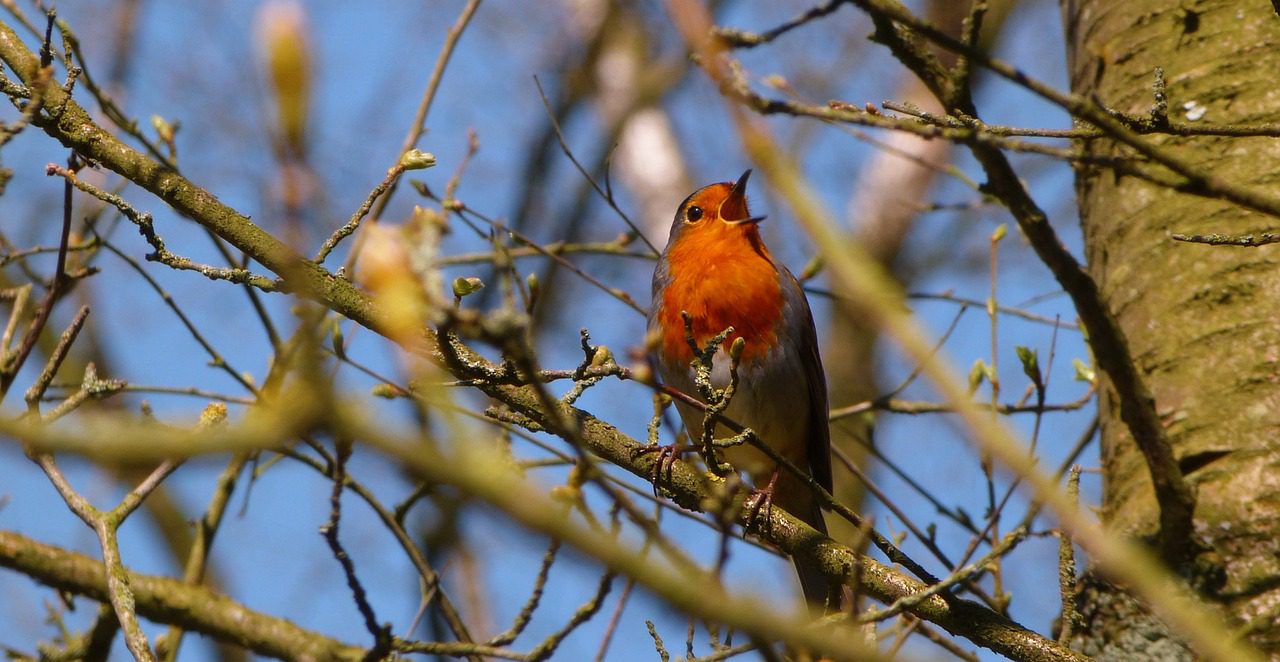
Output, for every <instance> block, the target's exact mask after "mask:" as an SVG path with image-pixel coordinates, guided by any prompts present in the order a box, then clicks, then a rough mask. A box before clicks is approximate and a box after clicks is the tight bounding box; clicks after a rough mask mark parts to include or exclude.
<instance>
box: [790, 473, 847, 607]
mask: <svg viewBox="0 0 1280 662" xmlns="http://www.w3.org/2000/svg"><path fill="white" fill-rule="evenodd" d="M787 478H788V476H786V475H782V476H779V483H783V482H791V481H794V482H795V483H796V484H795V485H779V486H778V488H779V489H775V491H774V504H776V505H778V506H781V507H782V508H783V509H785V510H786V511H787V512H789V513H791V514H792V515H795V516H796V517H799V518H800V519H801V520H803V521H804V523H805V524H808V525H809V526H811V527H813V528H814V529H816V530H817V531H818V532H819V533H822V534H823V535H827V524H826V522H825V521H823V519H822V507H821V506H820V505H818V497H817V496H816V495H814V494H813V491H812V490H810V489H809V487H808V486H807V485H804V484H803V483H802V482H801V481H800V480H799V479H798V478H795V477H794V476H792V477H790V478H791V481H787ZM816 543H817V541H814V544H816ZM806 557H808V558H806ZM811 559H812V555H811V554H804V553H803V551H802V553H800V554H796V555H794V556H792V557H791V560H792V562H793V563H795V566H796V574H797V575H799V576H800V590H801V591H803V592H804V599H805V602H807V603H809V607H810V609H811V610H813V611H814V612H815V613H816V614H818V615H822V614H826V613H832V612H836V611H839V610H840V609H841V606H842V602H843V594H844V591H843V590H842V588H841V586H840V584H838V583H836V584H834V585H833V584H832V582H831V580H829V579H828V578H827V575H826V573H824V572H823V571H822V568H820V567H818V565H817V564H816V563H814V562H813V561H812V560H811Z"/></svg>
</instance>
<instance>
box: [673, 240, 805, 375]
mask: <svg viewBox="0 0 1280 662" xmlns="http://www.w3.org/2000/svg"><path fill="white" fill-rule="evenodd" d="M698 234H699V235H700V236H696V237H693V236H690V237H683V238H682V240H681V241H680V242H679V243H678V244H676V245H674V246H672V247H671V249H670V251H669V252H668V255H667V258H668V261H669V264H670V275H671V281H670V282H669V283H668V284H667V286H666V289H665V290H664V291H663V293H662V301H661V309H660V310H659V311H658V322H659V324H660V328H661V330H662V333H661V336H662V337H661V352H662V355H663V358H664V359H666V360H668V361H679V362H681V363H687V362H688V361H689V360H691V359H692V358H693V351H692V350H691V349H690V347H689V343H688V342H687V341H686V340H685V331H684V320H683V319H681V317H680V311H682V310H684V311H688V313H689V314H690V315H691V316H692V317H693V337H694V339H695V340H696V341H697V342H698V345H699V346H703V345H705V344H706V343H707V341H708V340H710V339H711V338H712V337H714V336H715V335H716V334H718V333H720V332H721V331H724V330H725V328H727V327H729V326H732V327H733V329H734V333H733V335H731V336H730V337H729V340H728V341H727V342H726V343H725V345H724V347H726V348H728V347H729V346H730V345H731V344H732V343H733V341H734V340H735V339H736V338H743V339H744V340H745V341H746V346H745V347H744V348H743V354H742V360H743V361H750V360H752V359H753V358H756V357H758V356H759V355H761V354H762V353H764V352H767V351H768V350H769V348H771V347H772V346H773V345H774V343H775V342H777V333H776V329H777V324H778V320H779V318H780V317H781V315H782V296H781V292H782V288H781V284H780V282H779V280H778V272H777V269H776V268H775V267H774V266H773V261H772V259H771V258H770V257H769V253H768V251H767V250H766V249H765V248H764V244H763V243H762V242H761V241H760V237H759V234H758V233H757V232H756V231H755V228H754V227H752V228H749V229H747V231H745V232H744V231H743V229H740V228H725V229H724V230H723V231H720V230H716V231H712V230H708V231H705V232H702V233H698ZM654 303H655V304H656V303H659V302H654Z"/></svg>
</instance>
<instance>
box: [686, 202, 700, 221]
mask: <svg viewBox="0 0 1280 662" xmlns="http://www.w3.org/2000/svg"><path fill="white" fill-rule="evenodd" d="M684 216H685V218H687V219H689V222H691V223H692V222H695V221H698V220H701V219H702V207H699V206H698V205H694V206H692V207H690V208H689V209H687V210H685V212H684Z"/></svg>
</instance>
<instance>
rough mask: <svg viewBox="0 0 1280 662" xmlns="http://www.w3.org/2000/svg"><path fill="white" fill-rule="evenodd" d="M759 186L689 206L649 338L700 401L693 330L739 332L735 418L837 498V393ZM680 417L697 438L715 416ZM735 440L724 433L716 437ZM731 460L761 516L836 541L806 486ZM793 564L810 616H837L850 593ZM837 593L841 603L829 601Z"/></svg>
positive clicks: (701, 338) (661, 281) (771, 469)
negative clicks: (761, 205)
mask: <svg viewBox="0 0 1280 662" xmlns="http://www.w3.org/2000/svg"><path fill="white" fill-rule="evenodd" d="M750 177H751V170H747V171H746V172H744V173H743V174H742V176H741V177H739V178H738V180H737V181H736V182H720V183H716V184H711V185H709V186H704V187H703V188H700V189H698V190H697V191H694V192H693V194H691V195H690V196H689V197H687V198H685V200H684V202H682V203H680V207H679V208H678V209H677V211H676V215H675V219H674V220H673V221H672V224H671V233H670V236H669V238H668V240H667V245H666V248H665V249H664V250H663V252H662V254H661V256H660V257H659V259H658V263H657V267H656V268H655V269H654V272H653V302H652V305H651V306H650V311H649V320H648V329H649V338H650V342H651V343H652V346H653V347H654V349H653V353H652V355H653V359H654V363H655V364H656V366H655V367H656V368H657V373H658V375H659V377H660V378H661V379H662V381H663V382H664V383H665V384H666V385H667V386H669V387H672V388H675V389H677V390H679V391H682V392H684V393H687V394H690V395H693V396H695V397H696V396H697V394H698V390H697V387H696V385H695V382H694V376H695V371H694V369H693V368H691V366H690V362H691V361H692V359H693V358H694V352H693V348H692V347H690V345H689V342H688V339H689V333H688V330H691V331H692V336H693V339H694V340H695V342H696V343H697V344H698V347H700V348H701V347H705V346H706V344H707V343H708V341H710V340H711V339H712V338H714V337H715V336H716V335H717V334H720V333H721V332H723V331H724V330H725V329H726V328H728V327H730V326H732V327H733V333H732V334H731V335H730V336H729V337H728V338H727V339H726V341H725V342H724V343H723V344H722V345H721V346H720V349H719V350H718V352H717V356H716V357H715V358H714V359H713V361H712V371H711V381H712V384H713V386H714V387H715V388H724V387H725V385H726V384H727V383H728V382H729V380H730V367H729V366H730V364H731V361H730V357H729V351H728V350H729V348H732V346H733V343H735V342H736V341H737V339H738V338H741V339H742V341H743V345H742V346H741V354H740V355H739V365H738V370H737V376H738V385H737V387H736V391H735V394H734V396H733V398H732V400H731V401H730V403H729V406H728V408H727V409H726V410H725V412H724V414H725V416H727V417H728V418H730V419H732V420H733V421H735V422H737V423H739V424H741V425H743V426H745V427H748V428H750V429H751V430H752V431H754V432H755V433H756V435H758V437H759V438H760V439H761V440H762V441H763V442H764V443H765V444H767V445H769V446H770V447H771V448H772V449H774V450H775V451H777V452H778V453H779V454H780V455H782V456H783V457H785V458H787V459H788V460H789V461H790V462H791V463H792V464H794V465H795V466H796V467H798V468H799V469H800V470H802V471H808V472H809V474H810V475H811V476H812V477H813V479H814V480H816V481H817V483H818V484H819V485H821V486H822V487H823V488H825V489H826V490H827V491H828V492H830V491H831V439H830V430H829V428H828V422H827V414H828V409H827V407H828V404H827V384H826V377H825V373H824V372H823V370H822V358H821V356H820V355H819V353H818V337H817V331H816V329H815V327H814V323H813V313H812V312H811V310H810V308H809V302H808V299H806V298H805V294H804V290H803V289H802V288H801V286H800V282H799V281H798V280H796V277H795V276H793V275H792V274H791V272H790V271H788V270H787V268H786V267H785V266H783V265H782V264H780V263H779V262H778V261H777V260H776V259H775V258H774V257H773V256H772V255H771V254H770V253H769V249H768V247H766V246H765V243H764V240H763V239H762V238H761V236H760V228H759V224H760V222H761V221H762V220H764V217H763V216H752V215H751V213H750V211H749V209H748V206H747V194H746V190H747V180H748V179H749V178H750ZM686 315H687V316H688V317H689V318H690V326H689V327H688V328H687V327H686V325H685V316H686ZM676 408H677V410H678V411H679V413H680V417H681V419H682V420H683V422H684V424H685V426H686V427H687V428H688V430H689V434H690V437H692V438H694V439H697V438H698V437H699V436H700V433H701V430H702V429H703V426H702V424H703V419H704V413H703V412H702V411H701V410H699V409H697V408H695V407H691V406H689V405H687V404H685V403H682V402H680V401H677V402H676ZM730 434H731V432H730V431H729V430H728V429H727V428H725V427H723V426H720V427H718V428H717V434H716V436H717V438H720V437H727V436H730ZM720 453H723V456H724V458H725V459H727V460H728V461H729V463H730V464H732V465H733V467H734V468H735V469H736V470H739V471H743V472H745V473H746V474H747V475H748V476H749V477H750V479H751V483H752V485H753V486H754V487H755V488H757V491H758V492H759V493H760V494H759V496H758V497H757V498H756V500H755V504H756V505H757V507H758V506H759V504H762V503H771V504H773V505H777V506H779V507H781V508H783V509H785V510H786V511H787V512H788V513H791V514H792V515H795V516H796V517H798V518H800V519H801V520H803V521H804V522H805V523H806V524H808V525H809V526H811V527H813V528H814V529H817V530H818V531H820V532H822V533H823V534H826V533H827V527H826V524H825V522H824V521H823V515H822V508H821V506H820V504H819V501H818V498H817V495H816V494H814V492H813V490H812V489H810V487H809V486H808V485H806V484H805V482H804V481H803V480H802V479H801V478H800V477H798V476H796V475H794V474H793V473H792V472H790V471H787V470H785V469H783V468H782V467H780V466H779V465H778V464H777V463H776V462H774V461H773V460H772V459H770V458H769V457H768V456H767V455H766V454H765V453H764V452H762V451H761V450H759V449H757V448H755V447H753V446H751V445H750V444H742V445H737V446H731V447H727V448H723V449H720V450H719V451H717V454H718V455H719V454H720ZM704 459H706V458H704ZM793 562H794V563H795V566H796V572H797V574H798V575H799V578H800V586H801V590H802V592H803V594H804V597H805V601H806V602H807V603H808V604H809V605H810V607H811V609H813V610H815V611H818V612H822V611H826V610H830V609H833V608H834V609H838V608H839V599H840V598H839V595H840V592H839V591H836V592H834V593H833V592H832V591H831V590H830V588H831V587H830V584H829V581H828V579H827V578H826V576H825V574H824V573H823V572H822V571H821V569H819V568H818V567H816V566H814V565H812V564H809V563H806V562H804V561H802V560H801V559H798V558H793ZM829 595H830V596H831V597H832V598H834V602H833V603H828V596H829Z"/></svg>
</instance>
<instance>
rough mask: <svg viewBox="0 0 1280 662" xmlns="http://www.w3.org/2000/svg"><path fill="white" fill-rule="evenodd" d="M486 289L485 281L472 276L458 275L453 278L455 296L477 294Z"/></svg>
mask: <svg viewBox="0 0 1280 662" xmlns="http://www.w3.org/2000/svg"><path fill="white" fill-rule="evenodd" d="M483 289H484V281H482V280H480V279H479V278H476V277H475V276H470V277H467V278H463V277H458V278H454V279H453V296H455V297H458V298H459V299H461V298H462V297H465V296H467V295H469V294H475V293H476V292H479V291H480V290H483Z"/></svg>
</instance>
